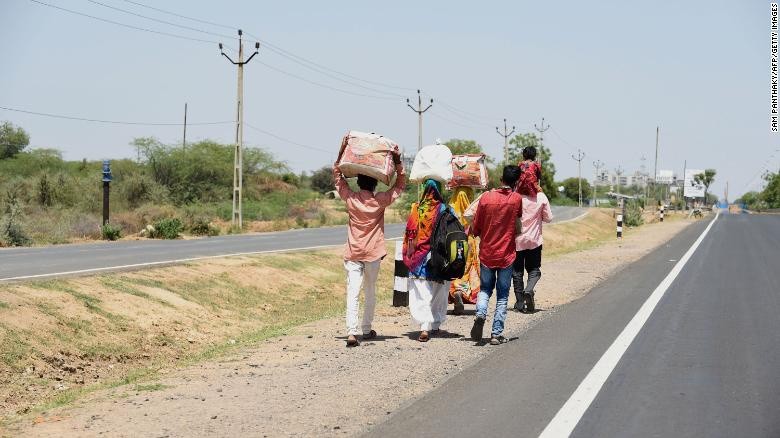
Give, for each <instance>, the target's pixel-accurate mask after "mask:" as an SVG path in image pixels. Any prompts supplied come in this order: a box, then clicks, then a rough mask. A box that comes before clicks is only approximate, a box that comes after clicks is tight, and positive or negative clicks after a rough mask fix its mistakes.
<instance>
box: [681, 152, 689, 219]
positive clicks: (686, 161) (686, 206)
mask: <svg viewBox="0 0 780 438" xmlns="http://www.w3.org/2000/svg"><path fill="white" fill-rule="evenodd" d="M687 171H688V160H683V194H682V199H683V210H684V211H687V210H688V201H687V200H685V182H686V179H685V172H687Z"/></svg>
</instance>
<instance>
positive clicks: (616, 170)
mask: <svg viewBox="0 0 780 438" xmlns="http://www.w3.org/2000/svg"><path fill="white" fill-rule="evenodd" d="M615 174H616V175H617V194H618V195H619V194H620V177H621V176H622V175H623V167H622V166H618V167H616V168H615Z"/></svg>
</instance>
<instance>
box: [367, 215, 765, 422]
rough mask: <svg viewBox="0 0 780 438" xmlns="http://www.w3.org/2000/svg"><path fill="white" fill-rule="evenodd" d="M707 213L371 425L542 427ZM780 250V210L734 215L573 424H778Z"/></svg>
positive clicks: (705, 244) (707, 242)
mask: <svg viewBox="0 0 780 438" xmlns="http://www.w3.org/2000/svg"><path fill="white" fill-rule="evenodd" d="M705 225H707V223H700V224H696V225H694V226H692V227H689V228H688V229H686V230H685V231H683V233H681V235H679V236H678V237H677V238H676V239H675V240H674V241H672V242H670V243H669V244H667V245H666V246H663V247H661V248H659V249H657V250H655V251H654V252H652V253H651V254H649V255H648V256H646V257H644V258H643V259H642V260H640V261H638V262H637V263H634V264H632V265H630V266H629V267H628V268H626V269H625V270H623V271H621V272H620V273H618V274H617V275H615V276H614V277H612V278H611V279H609V280H607V281H605V282H604V283H603V284H601V285H600V286H598V287H597V288H595V289H594V290H593V291H592V292H591V293H590V294H588V295H587V296H586V297H584V298H582V299H580V300H578V301H575V302H573V303H570V304H568V305H566V306H563V308H562V309H561V310H560V311H558V312H555V313H552V314H551V315H549V316H548V317H547V318H545V319H544V320H542V321H541V322H540V323H539V324H537V325H536V326H535V327H533V328H531V329H530V330H529V331H527V332H526V333H524V334H523V335H521V336H520V337H519V339H517V340H515V341H512V342H510V343H508V344H506V345H503V346H501V347H499V348H496V352H495V353H494V354H491V355H490V356H488V357H486V358H485V359H483V360H482V361H480V362H479V363H477V364H476V365H475V366H473V367H472V368H470V369H468V370H465V371H464V372H462V373H460V374H458V375H457V376H456V377H454V378H452V379H450V380H449V381H448V382H447V383H445V384H444V385H442V386H441V387H440V388H438V389H437V390H435V391H433V392H431V393H429V394H428V395H426V396H425V397H423V398H422V399H420V400H418V401H416V402H414V403H413V404H411V405H410V406H408V407H407V408H405V409H404V410H401V411H399V412H397V413H395V414H393V416H392V417H391V418H390V419H389V420H388V421H387V422H386V423H383V424H381V425H379V426H377V427H376V428H375V429H373V430H372V431H370V433H369V434H368V435H370V436H416V437H437V436H447V437H470V436H517V437H523V436H529V437H532V436H538V435H539V434H540V433H541V432H542V431H543V430H544V429H545V427H546V426H547V425H548V423H550V421H551V420H552V419H553V417H554V416H555V415H556V413H557V412H558V410H559V409H561V407H562V406H563V405H564V403H565V402H566V401H567V400H568V399H569V397H570V396H571V395H572V393H574V391H575V389H577V388H578V386H579V385H580V382H582V380H583V379H584V378H585V377H586V375H588V373H589V371H591V369H592V368H593V367H594V364H596V363H597V362H598V361H599V359H600V358H601V356H602V354H604V352H605V351H606V350H607V349H608V348H609V347H610V345H611V344H612V342H613V341H614V340H615V339H616V338H617V337H618V335H619V334H620V333H621V331H622V330H623V328H624V327H625V326H626V325H627V324H628V322H629V321H630V320H631V319H632V317H633V316H634V315H635V314H636V313H637V311H638V310H639V309H640V307H641V306H642V304H643V303H644V302H645V300H646V299H647V298H648V296H650V295H651V292H652V291H653V290H654V289H655V288H656V286H658V285H659V283H660V282H661V280H662V279H663V278H664V277H665V276H666V275H667V274H668V273H669V272H670V270H671V269H672V267H673V266H674V265H675V263H676V261H677V260H680V258H681V257H682V256H683V254H684V253H685V252H686V251H687V250H688V248H689V247H690V246H691V245H692V243H693V242H694V241H695V240H696V239H697V237H698V236H699V235H700V234H701V232H702V230H703V229H704V227H705ZM778 260H780V216H755V215H722V216H721V217H720V218H719V219H718V220H717V221H716V222H715V223H714V224H713V227H712V229H711V230H710V233H709V234H708V235H707V236H706V237H705V238H704V240H703V241H702V244H701V245H700V246H699V248H698V249H697V250H696V252H694V253H693V256H692V257H691V259H690V260H689V261H688V263H687V264H686V265H685V266H684V267H683V268H682V270H681V271H680V273H679V275H678V276H677V278H676V280H674V281H673V282H672V283H671V286H670V287H669V288H668V289H667V291H666V294H665V295H663V297H662V298H661V300H660V301H659V302H658V305H657V307H656V308H655V310H654V311H653V312H652V313H651V314H650V316H649V319H648V320H647V323H646V324H645V325H644V327H643V328H642V329H641V330H640V332H639V334H638V336H637V337H636V338H635V339H634V341H633V342H631V343H630V346H629V347H628V349H627V350H626V352H625V354H624V355H623V356H622V359H620V360H619V361H618V362H617V365H616V367H615V368H614V370H613V371H612V372H611V373H609V374H608V378H607V380H606V382H605V384H604V386H603V387H601V389H600V391H598V395H596V397H595V400H594V401H593V403H591V404H590V407H589V408H588V409H587V410H586V411H585V412H584V415H583V416H582V418H581V419H580V420H579V422H578V423H577V426H576V428H575V429H574V430H573V433H572V436H577V437H623V436H632V437H645V436H658V437H667V436H675V437H688V436H690V437H700V436H706V437H720V436H722V437H734V436H750V437H777V436H780V379H779V378H778V370H780V318H779V317H778V315H779V314H780V269H778V268H780V262H778ZM444 366H446V365H444ZM596 389H597V390H598V388H596Z"/></svg>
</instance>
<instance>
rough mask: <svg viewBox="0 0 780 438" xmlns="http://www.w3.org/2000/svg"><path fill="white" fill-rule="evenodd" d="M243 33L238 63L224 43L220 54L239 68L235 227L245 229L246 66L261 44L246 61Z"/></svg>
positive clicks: (241, 33) (234, 205)
mask: <svg viewBox="0 0 780 438" xmlns="http://www.w3.org/2000/svg"><path fill="white" fill-rule="evenodd" d="M242 35H243V32H241V29H239V30H238V61H233V60H232V59H231V58H230V56H228V55H227V54H226V53H225V52H223V51H222V43H219V52H220V53H221V54H222V56H224V57H225V58H227V60H228V61H230V62H231V63H232V64H233V65H236V66H238V98H237V107H236V149H235V152H234V153H233V226H237V227H239V228H241V227H243V225H244V220H243V211H242V205H241V189H242V188H243V185H244V183H243V181H244V171H243V167H244V159H243V155H242V150H243V147H244V65H245V64H248V63H249V61H251V60H252V58H254V57H255V55H257V53H258V50H259V49H260V43H258V42H256V43H255V53H253V54H252V55H251V56H250V57H249V59H247V60H246V61H244V40H243V38H242Z"/></svg>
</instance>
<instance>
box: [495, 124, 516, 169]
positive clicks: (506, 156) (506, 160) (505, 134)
mask: <svg viewBox="0 0 780 438" xmlns="http://www.w3.org/2000/svg"><path fill="white" fill-rule="evenodd" d="M496 132H498V135H500V136H502V137H504V163H509V137H511V136H512V134H514V133H515V127H514V126H512V132H507V128H506V119H504V132H503V133H501V131H499V130H498V126H496Z"/></svg>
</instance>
